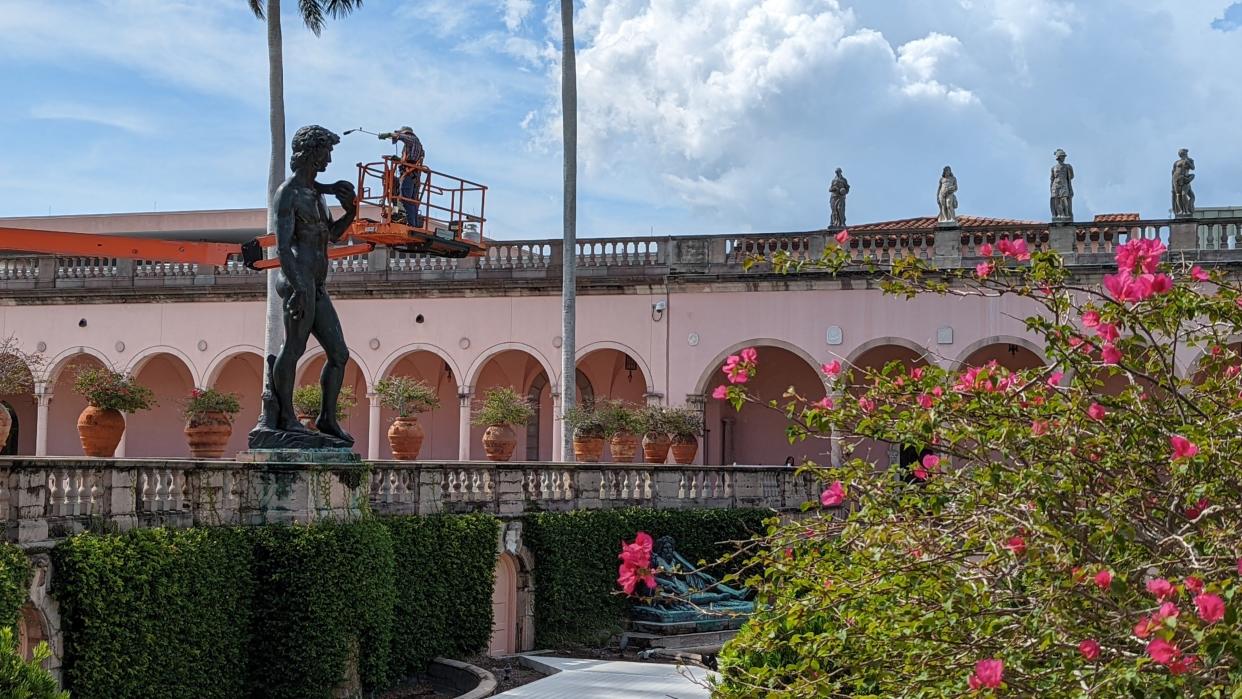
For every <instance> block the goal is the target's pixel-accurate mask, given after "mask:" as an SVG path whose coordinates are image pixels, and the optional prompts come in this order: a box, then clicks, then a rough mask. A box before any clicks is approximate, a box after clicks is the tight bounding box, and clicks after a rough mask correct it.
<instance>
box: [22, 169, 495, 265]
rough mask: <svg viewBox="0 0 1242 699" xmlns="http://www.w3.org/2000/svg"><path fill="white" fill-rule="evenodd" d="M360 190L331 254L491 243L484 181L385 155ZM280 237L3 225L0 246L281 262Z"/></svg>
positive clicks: (362, 173) (479, 251)
mask: <svg viewBox="0 0 1242 699" xmlns="http://www.w3.org/2000/svg"><path fill="white" fill-rule="evenodd" d="M399 166H400V167H404V168H407V169H409V168H413V169H417V170H418V171H419V180H420V182H419V190H418V192H417V195H418V196H417V197H416V198H415V199H408V198H405V197H402V196H400V194H399V193H398V191H397V190H398V186H397V177H396V174H397V169H398V167H399ZM357 192H358V196H357V199H355V201H354V207H355V208H356V210H357V216H356V217H355V219H354V221H353V223H352V224H350V227H349V229H348V230H347V231H346V233H345V235H343V236H342V239H343V240H348V242H346V243H344V244H341V245H331V246H329V247H328V257H329V258H330V259H336V258H340V257H348V256H350V255H359V254H365V253H367V252H370V251H371V250H373V249H375V247H376V246H387V247H391V248H394V249H396V250H402V251H405V252H414V253H422V254H426V255H432V256H435V257H477V256H480V255H483V254H485V252H486V250H487V244H486V243H485V242H484V239H483V224H484V223H485V222H486V219H485V218H484V216H483V207H484V204H485V203H486V197H487V187H485V186H484V185H481V184H479V183H477V182H471V181H469V180H464V179H461V178H459V177H454V176H452V175H447V174H444V173H441V172H436V171H434V170H431V169H430V168H427V167H425V166H424V165H423V164H422V163H417V164H411V163H405V162H403V161H402V160H401V159H400V158H398V157H396V156H385V157H384V159H383V160H382V161H380V162H375V163H358V186H357ZM406 203H412V204H414V205H415V206H417V207H418V212H419V215H420V216H419V217H420V218H421V219H422V220H421V225H420V226H418V227H415V226H411V225H408V223H407V222H406V221H405V220H404V204H406ZM363 214H366V216H364V215H363ZM275 244H276V236H275V235H270V234H269V235H265V236H260V237H258V238H255V239H254V240H251V241H249V242H246V243H243V244H241V245H237V244H234V243H214V242H207V241H179V240H159V239H153V238H135V237H129V236H118V235H96V234H91V233H67V232H62V231H43V230H32V229H27V228H4V227H0V250H11V251H16V252H32V253H42V254H49V255H73V256H86V257H116V258H125V259H136V260H153V261H158V262H181V263H188V264H199V265H217V266H223V265H225V264H227V263H228V262H229V258H230V257H232V256H234V255H238V254H240V255H241V258H242V261H243V262H244V263H245V265H246V266H247V267H249V268H251V269H256V270H264V269H272V268H275V267H279V266H280V261H279V260H278V259H276V258H265V257H264V254H263V249H264V248H267V247H272V246H274V245H275Z"/></svg>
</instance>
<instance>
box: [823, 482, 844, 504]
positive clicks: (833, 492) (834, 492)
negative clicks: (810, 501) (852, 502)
mask: <svg viewBox="0 0 1242 699" xmlns="http://www.w3.org/2000/svg"><path fill="white" fill-rule="evenodd" d="M843 502H845V486H843V485H841V481H833V482H832V485H830V486H828V487H827V488H825V489H824V492H822V493H820V494H819V503H820V504H821V505H823V506H824V507H836V506H837V505H840V504H841V503H843Z"/></svg>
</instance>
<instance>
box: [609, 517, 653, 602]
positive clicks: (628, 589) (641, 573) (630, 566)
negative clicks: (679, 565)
mask: <svg viewBox="0 0 1242 699" xmlns="http://www.w3.org/2000/svg"><path fill="white" fill-rule="evenodd" d="M652 543H653V542H652V540H651V535H650V534H648V533H647V532H638V534H637V535H635V537H634V542H633V543H629V544H627V543H625V542H621V553H620V554H619V555H618V556H617V558H620V559H621V565H620V566H618V568H617V584H618V585H620V586H621V589H622V590H624V591H625V594H627V595H632V594H634V589H635V588H636V587H637V586H638V583H639V582H642V583H643V584H644V585H646V586H647V588H648V589H651V590H654V589H655V588H656V580H655V574H654V573H653V572H652V570H651V546H652Z"/></svg>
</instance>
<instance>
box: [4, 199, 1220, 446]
mask: <svg viewBox="0 0 1242 699" xmlns="http://www.w3.org/2000/svg"><path fill="white" fill-rule="evenodd" d="M264 218H265V213H264V211H262V210H239V211H202V212H180V213H158V214H128V215H98V216H65V217H40V218H27V219H0V227H5V226H8V227H21V228H38V229H45V230H64V231H78V232H88V233H113V234H126V235H150V236H152V237H162V238H183V239H199V238H210V239H215V240H233V241H242V240H245V239H249V238H251V237H254V236H255V235H258V234H260V233H261V232H262V226H263V223H264ZM1240 221H1242V219H1239V218H1236V217H1232V214H1230V213H1228V212H1226V213H1225V214H1222V215H1221V217H1219V218H1215V219H1200V220H1199V221H1198V222H1197V223H1177V222H1172V221H1139V220H1138V217H1137V216H1109V217H1100V218H1098V219H1097V220H1096V221H1094V222H1089V223H1081V224H1073V225H1067V226H1055V227H1050V226H1049V225H1048V224H1041V223H1033V222H1017V221H1004V220H995V219H974V218H971V217H961V223H962V226H963V227H962V229H960V230H951V231H945V230H936V229H935V224H934V220H933V219H912V220H906V221H895V222H888V223H879V224H870V225H864V226H856V227H853V228H852V231H851V233H852V238H851V241H850V243H849V250H850V252H851V254H852V255H853V256H854V258H855V259H857V260H858V261H860V262H862V261H864V260H866V259H878V260H881V261H883V260H887V259H891V258H892V257H894V256H897V255H917V256H919V257H922V258H926V259H929V260H932V259H934V260H935V261H936V262H937V263H938V264H940V265H955V266H956V265H970V266H973V264H974V262H972V258H974V257H975V256H976V255H977V253H976V252H975V251H976V246H978V245H979V244H981V243H983V242H987V241H993V242H994V241H995V240H996V239H998V238H1005V237H1009V238H1012V237H1024V238H1026V239H1027V240H1028V242H1029V243H1030V244H1031V245H1032V247H1042V248H1047V247H1051V248H1056V249H1059V250H1061V251H1062V252H1064V253H1066V254H1067V255H1068V259H1069V261H1070V263H1071V264H1072V265H1075V266H1076V268H1077V269H1079V270H1080V273H1081V274H1083V275H1085V276H1088V277H1089V276H1092V275H1095V274H1097V273H1098V271H1099V270H1101V269H1103V268H1104V267H1105V266H1106V265H1107V264H1108V263H1109V262H1110V261H1111V254H1110V251H1111V249H1112V246H1113V244H1114V243H1117V242H1122V241H1124V240H1125V239H1126V237H1128V236H1137V235H1143V236H1149V237H1150V236H1159V237H1162V238H1164V239H1165V240H1168V241H1169V242H1170V245H1171V247H1173V248H1174V249H1175V250H1178V251H1185V252H1186V253H1187V254H1191V255H1194V256H1197V257H1199V259H1202V260H1203V261H1204V262H1205V263H1208V264H1212V263H1217V264H1224V263H1227V262H1228V261H1230V260H1233V259H1237V256H1236V255H1235V254H1234V249H1235V246H1236V244H1237V240H1238V235H1239V227H1238V226H1239V222H1240ZM832 244H835V243H833V242H832V239H831V237H830V236H829V235H827V234H825V233H824V232H823V231H812V232H801V233H780V234H743V235H724V236H675V237H668V238H641V237H640V238H617V239H587V240H583V241H580V242H579V244H578V248H577V250H576V251H575V252H576V255H577V259H578V266H579V280H580V292H579V293H580V296H579V302H578V313H579V316H578V331H577V332H578V348H579V349H578V355H579V362H578V371H579V377H580V378H579V387H580V391H581V392H583V393H586V394H590V395H592V396H594V397H596V398H601V397H613V398H620V399H624V400H628V401H633V402H636V403H638V402H655V403H662V404H667V405H690V406H694V407H701V408H702V409H703V410H704V412H705V419H706V426H707V434H706V435H705V437H704V439H703V440H702V448H701V449H700V452H699V457H698V459H699V461H700V462H701V463H706V464H729V463H739V464H779V463H782V462H783V461H784V460H785V458H786V457H787V456H794V457H795V458H797V459H801V458H803V457H812V458H819V459H823V458H825V455H827V454H829V453H830V452H831V445H829V444H827V443H820V442H807V443H801V444H797V445H792V446H791V445H789V444H788V443H787V442H786V441H785V439H784V435H783V424H782V420H781V418H780V417H779V416H777V415H775V414H770V413H766V412H764V411H763V410H761V409H758V408H749V407H748V408H747V409H745V410H743V411H742V413H741V414H734V413H733V412H732V410H731V409H726V410H721V407H720V406H719V405H717V404H716V402H715V401H712V400H711V399H710V398H706V397H707V396H709V394H710V393H711V390H712V388H713V387H715V386H716V385H717V384H718V383H720V382H721V380H722V377H723V375H722V374H721V373H720V370H719V369H720V366H721V364H722V362H723V360H724V359H725V358H726V357H727V356H728V355H729V354H730V353H734V352H736V351H737V350H739V349H740V348H743V347H748V346H753V347H757V348H758V349H759V353H760V360H761V363H762V367H763V372H762V376H761V378H760V379H759V381H760V386H761V388H765V389H766V390H767V391H768V392H779V391H781V390H783V389H784V388H786V387H788V386H790V385H793V386H796V387H797V388H798V389H799V390H800V391H802V392H804V393H806V394H809V395H811V396H812V397H818V396H817V395H816V394H819V395H822V394H823V392H824V391H825V386H824V384H823V382H822V380H821V375H820V373H819V371H818V367H819V366H820V365H821V364H822V363H824V362H827V361H831V360H832V359H841V360H843V361H847V362H850V363H853V364H856V365H859V366H880V365H883V364H884V363H886V362H887V361H890V360H892V359H898V358H900V359H905V360H906V361H909V362H933V363H937V364H941V365H944V366H957V365H962V364H975V363H980V362H986V361H990V360H992V359H996V360H999V361H1000V362H1002V363H1004V364H1006V365H1009V366H1014V367H1016V366H1027V365H1031V364H1035V363H1040V362H1043V361H1044V358H1043V357H1042V356H1041V354H1040V350H1039V348H1038V347H1037V346H1035V345H1033V344H1032V343H1031V342H1030V340H1029V338H1028V337H1027V336H1026V335H1025V333H1024V331H1023V325H1022V323H1021V320H1020V319H1021V317H1022V316H1023V315H1024V313H1025V312H1026V310H1027V309H1024V308H1023V307H1021V305H1020V304H1017V303H1015V302H1014V301H1012V300H1008V299H1002V300H996V299H988V300H984V299H947V298H939V297H922V298H917V299H914V300H910V301H906V300H903V299H897V298H891V297H886V296H884V295H883V293H882V292H881V291H880V290H879V289H878V287H877V286H876V276H875V274H874V273H869V272H867V271H866V270H865V269H864V268H863V267H861V266H860V267H859V269H858V270H856V271H852V272H848V273H846V274H844V275H841V276H837V277H832V276H830V275H826V274H821V273H811V272H807V273H798V274H792V275H776V274H773V273H771V271H770V269H769V270H765V269H764V268H763V266H760V267H758V268H756V269H752V270H750V271H744V270H743V269H742V265H741V262H742V260H743V259H744V258H745V257H746V256H747V255H748V254H751V253H766V252H773V251H776V250H785V251H788V252H789V253H791V254H793V255H795V256H802V257H805V256H815V255H817V254H818V253H819V251H821V250H822V249H823V247H824V246H825V245H832ZM562 254H563V250H562V249H561V245H560V242H559V241H557V240H524V241H501V242H496V243H495V244H494V245H493V246H492V247H491V248H490V249H489V251H488V254H487V256H486V257H482V258H472V259H463V260H450V259H440V258H432V257H426V256H422V255H415V254H408V253H396V252H392V251H388V250H383V249H380V250H376V251H374V252H372V253H371V254H369V255H365V256H358V257H355V258H346V259H344V260H340V261H337V262H336V263H335V265H334V269H333V273H332V278H331V282H330V283H331V285H332V289H333V293H334V295H335V298H336V299H337V307H338V309H339V311H340V314H341V318H342V322H343V324H344V328H345V334H346V338H347V340H348V342H349V343H350V352H351V359H350V362H349V368H348V373H347V377H346V382H347V384H348V385H350V386H352V387H353V390H354V393H355V394H356V395H357V396H358V405H357V407H355V408H354V409H353V411H352V412H351V414H350V416H349V420H348V425H347V428H348V429H350V430H351V431H352V432H353V433H354V435H355V437H357V440H358V451H359V452H360V453H361V454H362V455H363V456H364V458H390V456H391V455H390V452H389V447H388V444H387V441H386V439H384V437H383V433H384V430H385V429H386V426H387V423H388V420H389V418H390V417H391V415H390V414H389V413H388V411H387V410H385V409H383V408H381V407H380V405H379V403H378V401H377V400H376V399H375V398H374V396H373V394H372V392H371V389H372V387H373V386H374V384H375V382H377V381H378V380H379V379H381V378H383V377H385V376H390V375H395V374H402V375H410V376H415V377H418V378H421V379H423V380H425V381H427V382H428V383H429V384H431V385H433V386H436V387H437V389H438V390H439V394H440V398H441V407H440V408H439V409H438V410H435V411H434V412H432V413H430V414H427V415H425V416H424V417H423V423H424V425H425V428H426V430H427V441H426V443H425V445H424V447H423V452H422V455H423V458H426V459H433V460H453V459H479V458H482V456H483V451H482V445H481V441H480V436H481V429H480V428H476V427H473V426H471V425H470V421H469V413H470V408H471V403H472V401H473V400H474V399H475V398H476V397H477V396H480V395H482V393H483V391H485V390H486V389H488V388H489V387H492V386H496V385H502V384H503V385H511V386H514V387H515V388H517V389H518V390H520V391H522V392H523V393H526V394H528V395H529V396H531V397H532V399H535V400H537V402H538V405H539V408H540V410H539V415H538V418H537V419H536V420H534V421H532V422H531V424H530V425H529V426H528V428H527V430H526V431H525V433H524V434H520V435H519V444H518V449H517V452H516V455H515V459H517V460H531V461H537V460H542V461H547V460H559V459H560V458H561V454H559V453H558V451H559V447H558V445H559V443H560V440H559V439H558V438H557V434H558V431H559V429H560V425H559V423H558V422H557V421H555V420H553V419H552V416H553V414H554V412H555V405H556V402H557V401H559V400H560V398H559V396H558V395H556V392H555V389H556V386H557V385H558V379H557V372H558V368H559V366H560V362H559V354H560V337H559V333H560V296H559V294H560V265H561V260H562ZM263 293H264V285H263V283H262V276H261V273H256V272H251V271H249V270H247V269H245V268H244V267H242V266H241V265H240V263H230V264H228V265H226V266H223V267H218V268H217V267H213V268H200V267H198V266H194V265H174V264H164V263H156V262H143V261H132V260H115V259H106V258H64V257H61V258H57V257H49V256H37V255H24V254H17V253H14V254H11V255H9V256H6V257H4V258H0V326H2V327H0V332H3V333H5V334H13V335H16V336H17V338H18V339H19V340H20V341H21V343H22V344H23V345H24V346H25V347H26V348H27V349H29V350H39V351H42V352H43V353H44V355H45V356H46V358H47V360H48V371H47V372H46V375H45V376H40V377H37V378H38V379H39V380H38V382H37V386H36V390H35V392H34V393H33V394H27V395H20V396H3V397H0V399H3V400H4V401H5V402H6V403H8V404H9V405H10V406H11V407H12V409H13V412H14V414H15V415H16V426H15V430H14V432H15V434H14V437H13V438H12V440H11V442H10V445H9V446H8V449H10V450H11V452H12V453H19V454H35V455H66V456H69V455H80V454H81V453H82V452H81V447H80V445H79V443H78V436H77V432H76V429H75V420H76V417H77V415H78V413H79V412H80V411H81V410H82V408H83V406H84V402H83V400H82V399H81V398H80V397H78V396H77V395H75V394H74V393H73V392H72V391H71V389H70V385H71V383H72V376H73V373H74V369H75V367H78V366H82V365H84V364H90V363H100V364H104V365H107V366H111V367H114V368H118V369H124V370H127V371H129V372H132V373H133V374H135V375H136V376H137V377H138V379H139V380H140V381H142V382H143V383H145V384H146V385H148V386H151V387H152V388H154V389H155V391H156V393H157V396H158V399H159V401H160V407H159V408H157V409H155V410H152V411H150V412H144V413H139V414H135V415H132V416H129V418H128V429H127V432H126V436H125V439H124V441H123V443H122V447H121V449H122V451H121V452H120V453H119V454H118V455H124V456H131V457H177V456H187V455H188V454H189V450H188V447H187V446H186V442H185V438H184V436H183V435H182V432H181V430H182V420H181V417H180V415H179V411H178V409H177V403H178V401H179V400H180V399H181V398H182V397H184V396H185V395H187V394H188V393H189V392H190V390H191V389H192V388H194V387H196V386H200V387H206V386H212V387H216V388H219V389H223V390H227V391H233V392H236V393H238V394H240V395H241V396H242V400H243V404H244V405H245V408H244V410H243V411H242V413H241V414H240V415H239V416H238V419H237V422H236V428H235V430H234V434H233V437H232V442H231V443H230V453H231V452H235V451H237V450H241V449H244V447H245V433H246V431H247V430H248V429H249V428H250V426H252V425H253V424H254V421H255V419H256V416H257V408H258V395H259V393H260V375H261V367H262V364H261V362H262V360H261V354H262V350H261V347H262V342H263V319H264V313H263ZM1194 360H1195V358H1194V357H1182V358H1181V361H1182V366H1183V368H1188V367H1190V366H1191V364H1192V363H1193V362H1194ZM322 361H323V358H322V354H321V353H320V352H317V351H316V349H315V348H313V347H312V349H310V350H308V352H307V356H306V358H305V361H304V362H303V366H302V367H301V369H300V374H299V375H300V377H301V378H300V381H301V382H304V383H308V382H313V381H315V380H316V377H317V372H318V367H319V366H320V365H321V363H322ZM705 398H706V399H705ZM873 451H874V454H873V456H874V457H875V458H876V459H877V460H882V459H885V458H892V457H893V454H892V450H891V449H890V448H888V447H886V446H883V445H877V446H876V447H875V448H874V450H873ZM606 458H607V455H606Z"/></svg>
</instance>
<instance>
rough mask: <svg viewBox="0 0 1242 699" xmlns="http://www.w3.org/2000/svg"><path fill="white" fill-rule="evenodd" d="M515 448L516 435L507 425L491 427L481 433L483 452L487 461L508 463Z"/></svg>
mask: <svg viewBox="0 0 1242 699" xmlns="http://www.w3.org/2000/svg"><path fill="white" fill-rule="evenodd" d="M516 446H517V435H515V434H514V433H513V428H512V427H510V426H508V425H492V426H491V427H489V428H487V429H486V430H484V431H483V451H484V452H486V453H487V459H488V461H508V460H509V459H511V458H513V449H514V447H516Z"/></svg>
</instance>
